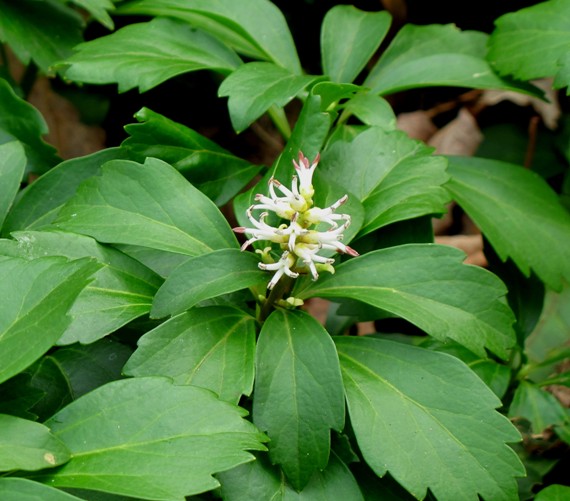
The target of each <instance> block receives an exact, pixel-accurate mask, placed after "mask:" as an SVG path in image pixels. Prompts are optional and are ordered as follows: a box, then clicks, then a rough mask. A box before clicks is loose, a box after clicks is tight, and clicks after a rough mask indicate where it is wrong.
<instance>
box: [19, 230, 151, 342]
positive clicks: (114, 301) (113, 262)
mask: <svg viewBox="0 0 570 501" xmlns="http://www.w3.org/2000/svg"><path fill="white" fill-rule="evenodd" d="M13 236H14V238H15V239H16V240H17V241H18V246H19V249H20V252H21V257H24V258H26V259H36V258H38V257H40V256H65V257H67V258H70V259H78V258H81V257H94V258H96V259H97V260H98V261H99V262H100V263H101V265H102V268H101V269H100V270H99V271H98V272H97V273H95V275H93V281H92V282H91V283H90V284H89V285H88V286H87V287H85V289H83V291H81V293H80V294H79V296H78V297H77V300H76V301H75V303H74V304H73V306H72V307H71V309H70V310H69V315H70V316H71V318H72V322H71V325H70V326H69V327H68V328H67V329H66V331H65V333H64V334H63V336H62V337H61V338H60V339H59V342H58V344H71V343H75V342H80V343H92V342H94V341H96V340H97V339H100V338H102V337H104V336H106V335H107V334H110V333H112V332H114V331H116V330H117V329H118V328H119V327H122V326H123V325H125V324H127V323H128V322H130V321H131V320H134V319H135V318H138V317H140V316H142V315H145V314H147V313H148V312H149V311H150V307H151V304H152V300H153V297H154V295H155V294H156V291H157V290H158V288H159V287H160V285H161V284H162V280H161V279H160V277H158V276H157V275H156V274H154V273H153V272H152V271H150V270H149V269H148V268H146V267H145V266H143V265H141V264H140V263H138V262H137V261H135V260H134V259H132V258H130V257H128V256H126V255H124V254H123V253H121V252H119V251H117V250H115V249H112V248H109V247H103V246H102V245H100V244H98V243H97V242H96V241H95V240H93V239H92V238H90V237H86V236H84V235H78V234H76V233H65V232H61V231H25V232H14V233H13Z"/></svg>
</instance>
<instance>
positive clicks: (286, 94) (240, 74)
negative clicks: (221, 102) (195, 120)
mask: <svg viewBox="0 0 570 501" xmlns="http://www.w3.org/2000/svg"><path fill="white" fill-rule="evenodd" d="M317 78H318V77H312V76H308V75H297V74H295V73H293V72H292V71H290V70H287V69H285V68H282V67H281V66H278V65H276V64H273V63H266V62H253V63H247V64H244V65H242V66H240V67H239V68H238V69H237V70H235V71H234V72H233V73H232V74H231V75H229V76H228V77H227V78H226V79H225V80H224V81H223V82H222V85H220V89H219V91H218V95H219V96H221V97H225V96H228V97H229V100H228V108H229V110H230V118H231V121H232V125H233V127H234V130H235V131H236V132H241V131H243V130H244V129H246V128H247V127H249V125H251V124H252V123H253V122H254V121H255V120H257V119H258V118H259V117H260V116H261V115H263V113H265V112H266V111H267V110H268V109H269V108H271V106H273V105H275V106H278V107H283V106H285V105H286V104H287V103H288V102H289V101H291V100H292V99H293V98H294V97H295V96H296V95H297V94H299V93H300V92H301V91H302V90H303V89H304V88H305V87H306V86H307V85H309V84H310V83H311V82H312V81H314V80H316V79H317Z"/></svg>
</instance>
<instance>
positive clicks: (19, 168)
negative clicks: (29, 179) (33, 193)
mask: <svg viewBox="0 0 570 501" xmlns="http://www.w3.org/2000/svg"><path fill="white" fill-rule="evenodd" d="M25 169H26V154H25V152H24V148H23V147H22V145H21V144H20V143H19V142H18V141H12V142H10V143H5V144H3V145H0V228H2V224H3V223H4V219H5V218H6V214H7V213H8V210H9V209H10V206H11V205H12V201H13V200H14V197H15V196H16V193H18V190H19V189H20V182H21V181H22V177H23V176H24V171H25Z"/></svg>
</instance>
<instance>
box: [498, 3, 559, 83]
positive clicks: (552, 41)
mask: <svg viewBox="0 0 570 501" xmlns="http://www.w3.org/2000/svg"><path fill="white" fill-rule="evenodd" d="M569 19H570V8H569V6H568V2H567V1H566V0H550V1H548V2H540V3H539V4H538V5H533V6H531V7H527V8H526V9H521V10H519V11H517V12H511V13H508V14H505V15H503V16H501V17H499V18H498V19H497V20H496V21H495V25H496V28H495V31H494V32H493V34H492V36H491V38H490V40H489V53H488V56H487V59H488V60H489V61H490V62H491V64H492V66H493V67H494V68H495V69H496V70H497V71H498V72H499V73H500V74H502V75H504V74H510V75H514V76H515V78H518V79H520V80H532V79H535V78H541V77H549V76H554V75H556V74H557V72H558V70H559V69H560V67H559V60H560V58H562V57H563V56H564V57H565V56H566V55H567V54H568V45H569V44H570V29H569V28H568V21H569ZM565 85H568V82H560V85H558V87H562V86H565Z"/></svg>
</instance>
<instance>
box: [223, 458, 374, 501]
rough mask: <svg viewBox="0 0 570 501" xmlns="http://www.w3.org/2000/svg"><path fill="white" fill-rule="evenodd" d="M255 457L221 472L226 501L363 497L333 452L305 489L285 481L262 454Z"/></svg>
mask: <svg viewBox="0 0 570 501" xmlns="http://www.w3.org/2000/svg"><path fill="white" fill-rule="evenodd" d="M256 456H257V457H256V460H255V461H252V462H251V463H247V464H244V465H241V466H238V467H237V468H234V469H233V470H230V471H226V472H223V473H220V474H219V475H218V479H219V480H220V482H221V483H222V488H221V494H222V498H223V499H225V500H226V501H251V500H253V499H260V500H261V499H271V500H272V501H329V500H331V499H346V500H350V501H360V500H363V499H364V498H363V497H362V494H361V492H360V489H359V487H358V484H357V483H356V480H355V479H354V477H353V476H352V473H351V472H350V470H349V469H348V467H347V466H346V465H345V464H344V463H343V462H342V461H341V460H340V459H339V458H338V456H337V455H336V454H334V452H333V453H332V454H331V457H330V460H329V464H328V465H327V467H326V468H325V469H324V470H322V471H319V470H317V471H316V472H315V473H314V474H313V476H312V477H311V480H309V483H308V484H307V485H306V486H305V488H304V489H303V490H302V491H300V492H297V491H296V490H295V489H293V488H292V487H291V486H290V485H289V484H288V483H287V481H286V480H285V477H284V476H283V475H282V474H281V472H280V471H279V469H278V468H276V467H274V466H271V463H270V462H269V461H268V460H267V459H266V458H265V455H262V454H257V455H256Z"/></svg>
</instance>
